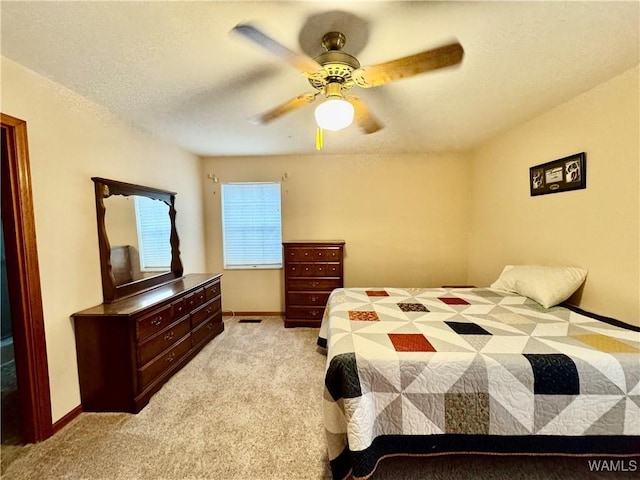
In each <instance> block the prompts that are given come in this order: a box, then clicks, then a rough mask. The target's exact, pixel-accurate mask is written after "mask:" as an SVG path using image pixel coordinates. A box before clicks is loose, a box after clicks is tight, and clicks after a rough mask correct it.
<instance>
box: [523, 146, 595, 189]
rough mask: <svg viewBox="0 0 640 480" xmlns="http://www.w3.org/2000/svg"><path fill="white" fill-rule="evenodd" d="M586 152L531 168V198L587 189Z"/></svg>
mask: <svg viewBox="0 0 640 480" xmlns="http://www.w3.org/2000/svg"><path fill="white" fill-rule="evenodd" d="M586 160H587V158H586V154H585V152H581V153H575V154H573V155H569V156H568V157H564V158H559V159H558V160H553V161H551V162H547V163H542V164H540V165H536V166H534V167H531V168H529V187H530V191H531V196H532V197H535V196H537V195H547V194H549V193H559V192H567V191H569V190H580V189H582V188H587V169H586V167H587V164H586Z"/></svg>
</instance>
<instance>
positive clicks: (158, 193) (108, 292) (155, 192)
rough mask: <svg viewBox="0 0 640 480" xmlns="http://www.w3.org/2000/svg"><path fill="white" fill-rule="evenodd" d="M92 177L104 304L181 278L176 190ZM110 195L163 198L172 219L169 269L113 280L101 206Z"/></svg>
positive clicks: (103, 206) (109, 250) (102, 207)
mask: <svg viewBox="0 0 640 480" xmlns="http://www.w3.org/2000/svg"><path fill="white" fill-rule="evenodd" d="M91 180H93V182H94V184H95V197H96V216H97V220H98V243H99V247H100V270H101V273H102V296H103V298H104V303H112V302H115V301H116V300H120V299H122V298H125V297H129V296H131V295H135V294H137V293H140V292H143V291H145V290H149V289H150V288H153V287H156V286H158V285H162V284H164V283H167V282H170V281H172V280H175V279H177V278H180V277H182V273H183V268H182V261H181V260H180V249H179V246H180V240H179V239H178V231H177V230H176V209H175V201H176V193H175V192H169V191H166V190H159V189H157V188H152V187H145V186H142V185H134V184H131V183H125V182H119V181H116V180H108V179H106V178H100V177H92V178H91ZM112 195H124V196H130V195H140V196H143V197H148V198H152V199H154V200H160V201H163V202H164V203H166V204H167V205H168V206H169V219H170V221H171V236H170V244H171V270H170V271H169V272H167V273H162V274H160V275H156V276H153V277H150V278H143V279H140V280H136V281H133V282H130V283H125V284H123V285H117V284H116V279H115V276H114V274H113V269H112V267H111V244H110V243H109V237H108V235H107V228H106V224H105V215H106V207H105V205H104V199H105V198H108V197H110V196H112Z"/></svg>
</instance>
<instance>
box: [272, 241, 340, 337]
mask: <svg viewBox="0 0 640 480" xmlns="http://www.w3.org/2000/svg"><path fill="white" fill-rule="evenodd" d="M344 243H345V242H344V241H343V240H335V241H305V242H284V243H283V247H284V289H285V320H284V326H285V327H319V326H320V323H321V322H322V314H323V312H324V307H325V305H326V304H327V299H328V298H329V294H330V293H331V291H332V290H333V289H334V288H340V287H343V286H344V263H343V258H344Z"/></svg>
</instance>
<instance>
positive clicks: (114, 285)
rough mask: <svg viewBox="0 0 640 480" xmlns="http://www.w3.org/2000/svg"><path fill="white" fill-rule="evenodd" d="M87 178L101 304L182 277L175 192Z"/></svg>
mask: <svg viewBox="0 0 640 480" xmlns="http://www.w3.org/2000/svg"><path fill="white" fill-rule="evenodd" d="M92 180H93V182H94V183H95V199H96V214H97V220H98V241H99V247H100V267H101V272H102V293H103V298H104V302H105V303H111V302H113V301H115V300H119V299H122V298H125V297H128V296H130V295H134V294H136V293H140V292H142V291H145V290H148V289H150V288H153V287H155V286H158V285H161V284H163V283H166V282H169V281H171V280H173V279H176V278H179V277H181V276H182V262H181V260H180V252H179V248H178V246H179V240H178V234H177V231H176V226H175V215H176V211H175V196H176V194H175V192H169V191H165V190H159V189H155V188H151V187H145V186H142V185H134V184H130V183H124V182H118V181H116V180H108V179H105V178H98V177H94V178H92Z"/></svg>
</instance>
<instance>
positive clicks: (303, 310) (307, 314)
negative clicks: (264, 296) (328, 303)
mask: <svg viewBox="0 0 640 480" xmlns="http://www.w3.org/2000/svg"><path fill="white" fill-rule="evenodd" d="M323 314H324V305H323V306H319V307H300V306H296V305H292V306H289V309H288V310H287V318H304V319H312V320H318V321H320V320H322V315H323Z"/></svg>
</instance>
